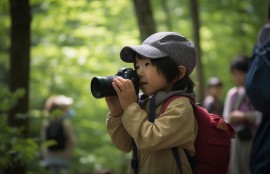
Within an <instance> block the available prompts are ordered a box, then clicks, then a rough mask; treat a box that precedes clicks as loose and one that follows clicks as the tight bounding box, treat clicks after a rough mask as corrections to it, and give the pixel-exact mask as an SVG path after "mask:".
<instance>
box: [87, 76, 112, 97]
mask: <svg viewBox="0 0 270 174" xmlns="http://www.w3.org/2000/svg"><path fill="white" fill-rule="evenodd" d="M115 77H116V76H107V77H94V78H93V79H92V81H91V92H92V95H93V96H94V97H95V98H102V97H106V96H113V95H116V92H115V90H114V89H113V86H112V81H113V79H114V78H115Z"/></svg>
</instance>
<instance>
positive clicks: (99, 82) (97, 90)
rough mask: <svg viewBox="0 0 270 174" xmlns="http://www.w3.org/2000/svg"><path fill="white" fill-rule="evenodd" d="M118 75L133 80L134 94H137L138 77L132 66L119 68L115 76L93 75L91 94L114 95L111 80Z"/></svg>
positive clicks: (97, 95)
mask: <svg viewBox="0 0 270 174" xmlns="http://www.w3.org/2000/svg"><path fill="white" fill-rule="evenodd" d="M119 76H120V77H122V78H124V79H130V80H131V81H132V82H133V85H134V87H135V90H136V94H137V95H138V93H139V78H138V76H137V72H136V71H135V70H133V69H132V68H120V69H119V70H118V72H117V74H116V75H115V76H105V77H94V78H93V79H92V81H91V85H90V88H91V92H92V95H93V96H94V97H95V98H102V97H107V96H114V95H116V92H115V90H114V88H113V86H112V82H113V79H114V78H115V77H119Z"/></svg>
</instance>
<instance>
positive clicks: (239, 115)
mask: <svg viewBox="0 0 270 174" xmlns="http://www.w3.org/2000/svg"><path fill="white" fill-rule="evenodd" d="M245 119H246V117H245V113H244V112H242V111H238V110H236V111H232V112H231V113H230V122H231V123H233V124H237V123H241V122H243V121H245Z"/></svg>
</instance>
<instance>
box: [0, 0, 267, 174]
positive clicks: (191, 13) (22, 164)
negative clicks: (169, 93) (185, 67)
mask: <svg viewBox="0 0 270 174" xmlns="http://www.w3.org/2000/svg"><path fill="white" fill-rule="evenodd" d="M18 2H19V1H17V0H9V1H8V0H1V1H0V26H1V27H0V40H1V42H0V90H1V92H0V99H1V100H0V114H1V116H0V119H1V120H0V131H1V132H0V173H2V172H4V171H6V170H7V169H8V170H10V169H11V168H12V167H14V166H15V167H14V168H17V169H18V170H17V173H18V171H20V172H19V173H18V174H20V173H27V174H32V173H41V174H42V173H44V174H45V173H46V170H44V168H43V167H42V166H41V165H40V161H41V160H42V158H41V156H40V150H41V148H42V145H41V144H40V142H39V131H40V130H39V129H40V126H41V122H42V120H43V119H46V118H45V116H44V112H43V107H44V102H45V100H46V99H47V98H48V97H49V96H51V95H58V94H65V95H67V96H70V97H72V98H73V99H74V101H75V103H74V105H73V109H75V111H76V116H75V117H73V118H72V123H73V126H74V129H75V132H76V135H77V140H78V142H77V145H76V148H75V156H74V158H73V159H72V165H71V172H70V173H72V174H73V173H74V174H86V173H90V172H91V171H96V170H100V169H104V168H109V169H113V170H114V171H115V172H116V173H119V174H122V173H126V171H127V168H128V164H129V159H130V154H124V153H122V152H120V151H119V150H118V149H116V148H115V147H114V146H113V145H112V143H111V141H110V138H109V136H108V134H107V132H106V126H105V117H106V113H107V112H108V109H107V107H106V104H105V102H104V100H103V99H95V98H94V97H93V96H92V95H91V93H90V89H89V85H90V81H91V79H92V78H93V77H95V76H109V75H114V74H115V73H116V72H117V70H118V69H119V68H121V67H131V66H132V65H130V64H126V63H124V62H122V61H121V60H120V58H119V51H120V50H121V48H122V47H123V46H125V45H134V44H139V43H140V42H141V41H142V40H143V39H144V38H145V37H146V36H147V35H149V33H153V32H156V31H176V32H179V33H181V34H182V35H184V36H186V37H187V38H189V39H190V40H192V41H194V43H195V44H196V46H197V48H198V49H199V50H200V59H199V63H200V64H201V65H200V67H199V70H198V68H197V69H196V70H195V72H194V73H193V74H192V78H193V79H194V80H195V82H196V83H197V86H196V91H197V93H198V95H199V96H200V98H199V100H201V99H202V97H203V96H204V94H205V93H204V86H205V81H206V80H207V79H208V78H209V77H211V76H216V77H219V78H220V79H221V80H222V81H223V83H224V90H223V94H222V99H223V100H224V98H225V94H226V92H227V90H228V89H229V88H231V87H232V86H233V85H234V84H233V82H232V80H231V76H230V72H229V63H230V61H231V59H232V58H233V57H234V56H236V55H247V56H250V55H251V52H252V48H253V46H254V43H255V42H256V37H257V35H258V31H259V29H260V27H261V26H262V25H263V24H264V23H265V20H266V16H267V10H268V9H267V8H268V3H269V2H268V1H265V0H238V1H235V0H219V1H217V0H200V1H196V0H167V1H164V0H150V1H148V0H133V1H131V0H127V1H123V0H42V1H41V0H30V1H28V0H23V1H22V2H23V3H28V5H29V7H30V10H29V11H30V13H31V20H30V26H31V28H30V36H31V37H30V49H29V57H28V58H29V61H28V62H27V61H26V62H22V61H21V57H20V56H14V54H13V51H14V48H13V47H12V43H13V42H12V36H14V35H13V34H14V33H15V34H16V33H17V36H21V37H23V36H24V35H23V34H20V32H23V31H22V30H20V29H19V28H17V30H16V26H15V29H14V30H12V17H11V16H12V10H11V9H12V8H11V7H14V6H16V5H17V3H18ZM20 2H21V1H20ZM11 4H12V5H11ZM18 4H20V3H18ZM194 7H195V8H194ZM23 10H24V9H22V12H25V11H23ZM196 10H197V11H196ZM17 12H20V11H18V10H17ZM196 15H197V16H196ZM19 17H20V16H19ZM196 20H197V21H196ZM21 22H22V21H21ZM144 22H145V23H144ZM13 27H14V26H13ZM13 39H14V38H13ZM16 39H17V38H15V39H14V40H16ZM13 44H14V43H13ZM26 52H27V51H26ZM15 55H16V54H15ZM13 64H17V66H16V67H23V68H25V67H27V64H28V65H29V67H28V68H27V69H28V72H29V79H27V84H26V85H25V86H26V87H25V88H24V87H23V86H22V87H18V88H17V87H15V88H14V84H13V83H16V80H17V81H18V80H20V79H23V77H24V73H23V72H20V68H18V69H17V70H16V68H15V70H14V66H12V65H13ZM23 68H22V69H23ZM14 73H15V74H16V73H17V77H16V75H14ZM14 79H15V80H14ZM15 86H16V85H15ZM21 98H24V99H25V101H26V102H22V101H21V100H20V99H21ZM20 102H21V103H22V104H25V103H27V104H26V105H24V108H26V109H24V110H23V111H20V109H18V108H17V110H16V105H20ZM13 108H15V109H13ZM10 110H13V112H10ZM14 114H15V116H14ZM18 120H19V121H18ZM20 120H26V121H20ZM14 123H17V124H14ZM14 154H16V155H14ZM14 171H15V170H14ZM10 173H12V171H11V172H10ZM13 173H14V172H13Z"/></svg>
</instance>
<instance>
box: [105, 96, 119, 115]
mask: <svg viewBox="0 0 270 174" xmlns="http://www.w3.org/2000/svg"><path fill="white" fill-rule="evenodd" d="M105 100H106V102H107V105H108V107H109V110H110V114H111V116H112V117H119V116H121V115H122V113H123V109H122V107H121V105H120V102H119V99H118V97H117V96H110V97H105Z"/></svg>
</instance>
